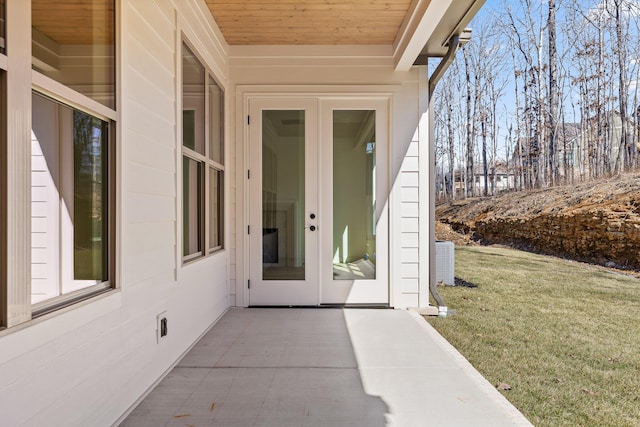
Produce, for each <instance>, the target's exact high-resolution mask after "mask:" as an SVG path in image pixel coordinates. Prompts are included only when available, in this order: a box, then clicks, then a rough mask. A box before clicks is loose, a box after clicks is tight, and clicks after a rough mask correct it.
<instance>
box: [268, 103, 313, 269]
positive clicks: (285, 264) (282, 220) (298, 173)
mask: <svg viewBox="0 0 640 427" xmlns="http://www.w3.org/2000/svg"><path fill="white" fill-rule="evenodd" d="M304 227H305V116H304V111H299V110H265V111H263V112H262V249H263V253H262V273H263V279H264V280H304V279H305V228H304Z"/></svg>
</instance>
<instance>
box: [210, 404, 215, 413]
mask: <svg viewBox="0 0 640 427" xmlns="http://www.w3.org/2000/svg"><path fill="white" fill-rule="evenodd" d="M215 407H216V404H215V403H212V404H211V411H210V412H213V409H214V408H215Z"/></svg>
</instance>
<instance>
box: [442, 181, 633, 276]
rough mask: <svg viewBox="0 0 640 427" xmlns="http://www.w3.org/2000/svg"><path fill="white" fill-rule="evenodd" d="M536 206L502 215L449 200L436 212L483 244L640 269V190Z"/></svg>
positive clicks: (445, 220)
mask: <svg viewBox="0 0 640 427" xmlns="http://www.w3.org/2000/svg"><path fill="white" fill-rule="evenodd" d="M585 202H586V201H585ZM537 210H538V212H535V213H531V212H529V215H512V214H507V215H503V214H500V212H496V211H494V210H492V209H491V208H490V207H487V206H485V207H481V206H475V207H474V208H473V209H470V208H469V207H465V206H463V207H462V209H461V210H456V209H455V208H452V207H451V206H450V207H449V208H447V209H442V210H441V212H440V215H438V214H437V215H438V217H439V218H438V219H439V220H440V221H442V222H444V223H448V224H450V225H451V226H452V228H453V229H454V230H456V231H459V232H466V233H468V234H471V236H472V238H473V240H477V241H480V242H481V243H483V244H506V245H510V246H514V247H517V248H520V249H524V250H527V251H531V252H539V253H545V254H549V255H556V256H560V257H564V258H569V259H575V260H580V261H586V262H591V263H596V264H601V265H606V266H608V267H618V268H631V269H636V270H638V269H640V194H639V193H631V194H626V195H620V196H618V197H616V198H615V200H606V201H604V200H600V201H599V203H593V201H590V202H588V203H583V204H582V206H580V205H579V206H571V207H565V208H559V207H555V208H543V209H537ZM471 211H472V212H471Z"/></svg>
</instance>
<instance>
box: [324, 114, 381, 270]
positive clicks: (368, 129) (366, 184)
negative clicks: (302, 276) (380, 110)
mask: <svg viewBox="0 0 640 427" xmlns="http://www.w3.org/2000/svg"><path fill="white" fill-rule="evenodd" d="M375 125H376V123H375V111H369V110H336V111H334V112H333V278H334V280H346V279H348V280H358V279H375V277H376V191H375V184H376V180H375V175H376V160H375V159H376V134H375V128H376V126H375Z"/></svg>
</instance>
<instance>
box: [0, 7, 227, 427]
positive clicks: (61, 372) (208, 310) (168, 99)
mask: <svg viewBox="0 0 640 427" xmlns="http://www.w3.org/2000/svg"><path fill="white" fill-rule="evenodd" d="M118 3H119V5H120V10H121V14H119V18H120V28H121V31H120V34H121V39H120V46H121V48H120V49H119V52H120V56H119V61H118V64H119V65H118V69H119V75H118V77H119V78H118V82H119V85H120V88H121V90H120V91H119V92H118V108H117V112H118V120H117V122H116V132H117V138H116V143H117V156H116V159H115V162H116V164H117V173H116V175H117V191H116V194H117V208H116V209H117V212H116V217H117V223H118V231H117V241H118V254H117V257H116V258H117V259H116V267H117V269H118V271H117V273H116V280H117V284H118V286H119V289H118V290H115V291H112V292H110V293H108V294H106V295H104V296H102V297H98V298H95V299H92V300H89V301H86V302H83V303H80V304H75V305H73V306H72V307H69V308H66V309H63V310H59V311H57V312H55V313H52V314H49V315H46V316H43V317H42V318H39V319H36V320H33V321H30V322H27V323H25V324H23V325H20V326H16V327H13V328H10V329H8V330H5V331H0V419H1V421H0V423H1V424H2V425H7V426H17V425H34V426H39V425H42V426H44V425H46V426H71V425H86V426H89V425H92V426H108V425H111V424H113V423H114V422H116V421H117V420H118V418H119V417H120V416H121V415H122V414H124V413H125V412H126V411H127V410H128V409H129V408H130V407H131V406H132V405H133V404H134V403H135V402H136V400H137V399H138V398H140V396H141V395H142V394H143V393H145V392H146V391H147V390H148V389H149V387H150V386H152V385H153V384H154V382H155V381H157V380H158V379H159V378H160V377H161V376H162V375H163V373H165V372H166V371H167V370H168V369H169V368H170V367H171V366H172V364H173V363H175V362H176V361H177V360H178V359H179V358H180V356H181V355H182V354H183V353H184V352H185V351H186V350H187V349H188V348H189V347H190V346H191V345H192V344H193V343H194V342H195V341H196V340H197V339H198V337H199V336H200V335H202V334H203V333H204V332H205V331H206V330H207V329H208V328H209V327H210V325H212V324H213V323H214V322H215V320H216V319H217V318H218V317H219V316H221V315H222V314H223V313H224V312H225V310H226V309H227V308H228V306H229V302H228V294H229V291H228V286H229V280H228V271H229V269H228V265H229V259H230V252H231V250H230V249H231V247H232V245H230V244H229V243H230V240H229V235H228V233H227V236H226V237H227V239H226V240H225V241H226V242H227V245H226V246H227V249H226V250H224V251H222V252H219V253H217V254H215V255H213V256H209V257H207V258H205V259H201V260H198V261H195V262H193V263H191V264H189V265H188V266H184V267H183V266H182V262H181V255H180V254H181V241H182V240H181V236H180V233H181V227H180V226H179V224H180V221H181V218H180V217H179V215H181V209H180V201H181V195H180V191H181V186H180V185H179V180H180V176H181V174H180V170H179V167H180V164H181V163H180V162H181V151H180V144H181V138H179V137H178V132H179V128H178V126H177V124H178V122H177V118H178V117H179V114H178V111H179V108H180V107H179V105H180V104H179V103H180V97H179V90H180V80H179V74H180V72H181V68H180V66H181V65H180V64H181V57H180V50H179V49H180V43H181V42H180V37H181V32H184V34H186V37H187V38H188V39H189V41H190V42H191V44H192V45H193V47H194V50H195V51H196V52H197V54H199V55H200V57H201V59H202V61H203V63H205V65H206V66H207V67H208V68H209V70H210V72H211V73H212V74H213V75H214V76H215V77H216V78H217V79H218V81H219V82H220V83H221V85H222V86H223V87H224V86H226V81H227V74H226V70H227V64H226V49H227V48H226V46H225V45H223V44H221V43H219V41H218V37H217V33H216V30H214V29H213V27H212V25H211V24H212V21H210V20H209V18H208V16H209V15H208V11H207V10H206V9H205V7H206V6H204V2H197V6H196V5H195V4H196V2H191V1H190V2H187V1H183V0H176V1H170V0H155V1H154V0H121V1H120V2H118ZM15 46H16V45H15V44H14V45H12V46H11V47H12V48H15ZM120 64H121V65H120ZM227 98H228V95H227ZM10 108H11V107H10ZM227 127H228V126H227ZM27 143H28V142H27V141H25V144H27ZM226 174H227V175H226V176H227V177H231V176H233V162H232V160H230V159H229V157H228V158H227V161H226ZM230 194H232V192H229V190H227V195H230ZM230 204H231V203H230V199H229V198H227V205H230ZM232 217H233V215H231V214H230V212H229V211H227V215H226V218H232ZM164 311H166V316H167V319H168V330H169V333H168V336H167V337H166V338H164V339H163V341H161V342H160V343H159V344H158V343H157V342H156V323H157V321H156V316H157V315H158V314H159V313H161V312H164Z"/></svg>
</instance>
